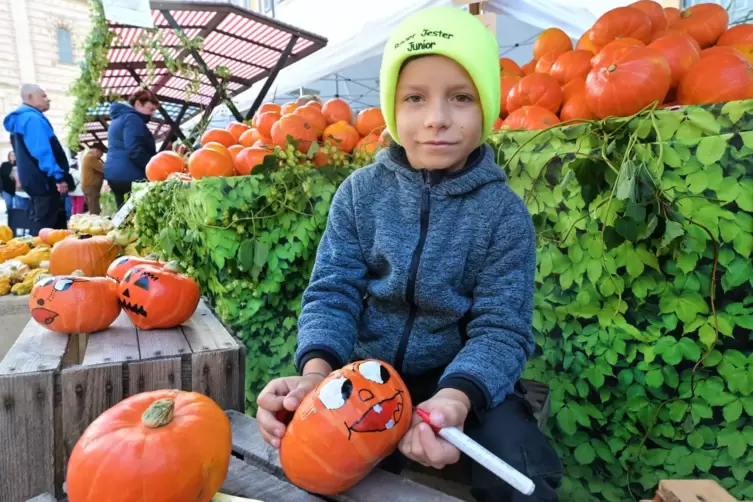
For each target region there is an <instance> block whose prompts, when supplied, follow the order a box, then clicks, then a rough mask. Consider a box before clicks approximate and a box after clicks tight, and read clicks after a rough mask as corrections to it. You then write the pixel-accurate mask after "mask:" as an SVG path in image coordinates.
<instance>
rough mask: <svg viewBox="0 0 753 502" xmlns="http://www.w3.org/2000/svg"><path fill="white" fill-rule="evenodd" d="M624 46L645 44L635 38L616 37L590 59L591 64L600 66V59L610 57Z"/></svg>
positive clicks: (641, 45) (644, 45)
mask: <svg viewBox="0 0 753 502" xmlns="http://www.w3.org/2000/svg"><path fill="white" fill-rule="evenodd" d="M625 47H646V44H644V43H643V42H641V41H640V40H638V39H636V38H629V37H628V38H618V39H616V40H613V41H611V42H609V43H608V44H607V45H605V46H604V47H602V48H601V50H600V51H599V52H598V53H597V54H596V55H595V56H594V57H593V58H592V59H591V66H592V67H593V68H596V67H597V66H601V64H602V61H604V60H607V59H610V58H611V57H612V55H613V53H614V52H616V51H619V50H621V49H624V48H625Z"/></svg>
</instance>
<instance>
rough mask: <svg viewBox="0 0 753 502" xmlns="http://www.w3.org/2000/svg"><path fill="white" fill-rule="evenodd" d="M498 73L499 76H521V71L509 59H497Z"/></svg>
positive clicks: (516, 64)
mask: <svg viewBox="0 0 753 502" xmlns="http://www.w3.org/2000/svg"><path fill="white" fill-rule="evenodd" d="M499 71H500V75H501V76H505V75H517V76H518V77H522V76H523V71H522V70H521V69H520V66H518V63H516V62H515V61H513V60H512V59H510V58H499Z"/></svg>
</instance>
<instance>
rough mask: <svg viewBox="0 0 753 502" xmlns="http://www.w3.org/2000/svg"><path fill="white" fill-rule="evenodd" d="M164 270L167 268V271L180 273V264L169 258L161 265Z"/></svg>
mask: <svg viewBox="0 0 753 502" xmlns="http://www.w3.org/2000/svg"><path fill="white" fill-rule="evenodd" d="M162 268H163V269H164V270H167V271H168V272H175V273H176V274H179V273H180V264H179V263H178V262H177V261H175V260H171V261H169V262H167V263H165V265H164V266H163V267H162Z"/></svg>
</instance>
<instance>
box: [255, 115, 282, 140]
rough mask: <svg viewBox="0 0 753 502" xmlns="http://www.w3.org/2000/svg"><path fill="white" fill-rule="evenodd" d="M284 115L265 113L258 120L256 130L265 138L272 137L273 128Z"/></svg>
mask: <svg viewBox="0 0 753 502" xmlns="http://www.w3.org/2000/svg"><path fill="white" fill-rule="evenodd" d="M280 117H282V115H281V114H280V113H278V112H264V113H262V114H261V115H259V117H258V118H257V119H256V129H257V130H258V131H259V134H261V135H262V136H264V137H269V136H271V135H272V126H273V125H275V122H277V121H278V120H280Z"/></svg>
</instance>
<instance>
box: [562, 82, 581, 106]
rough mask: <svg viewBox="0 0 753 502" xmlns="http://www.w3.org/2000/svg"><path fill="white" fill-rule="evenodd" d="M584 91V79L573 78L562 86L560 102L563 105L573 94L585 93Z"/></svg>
mask: <svg viewBox="0 0 753 502" xmlns="http://www.w3.org/2000/svg"><path fill="white" fill-rule="evenodd" d="M585 90H586V77H581V78H574V79H572V80H571V81H570V82H568V83H566V84H565V85H563V86H562V102H563V103H564V102H565V101H567V100H568V99H570V98H571V97H573V95H574V94H578V93H579V92H585Z"/></svg>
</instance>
